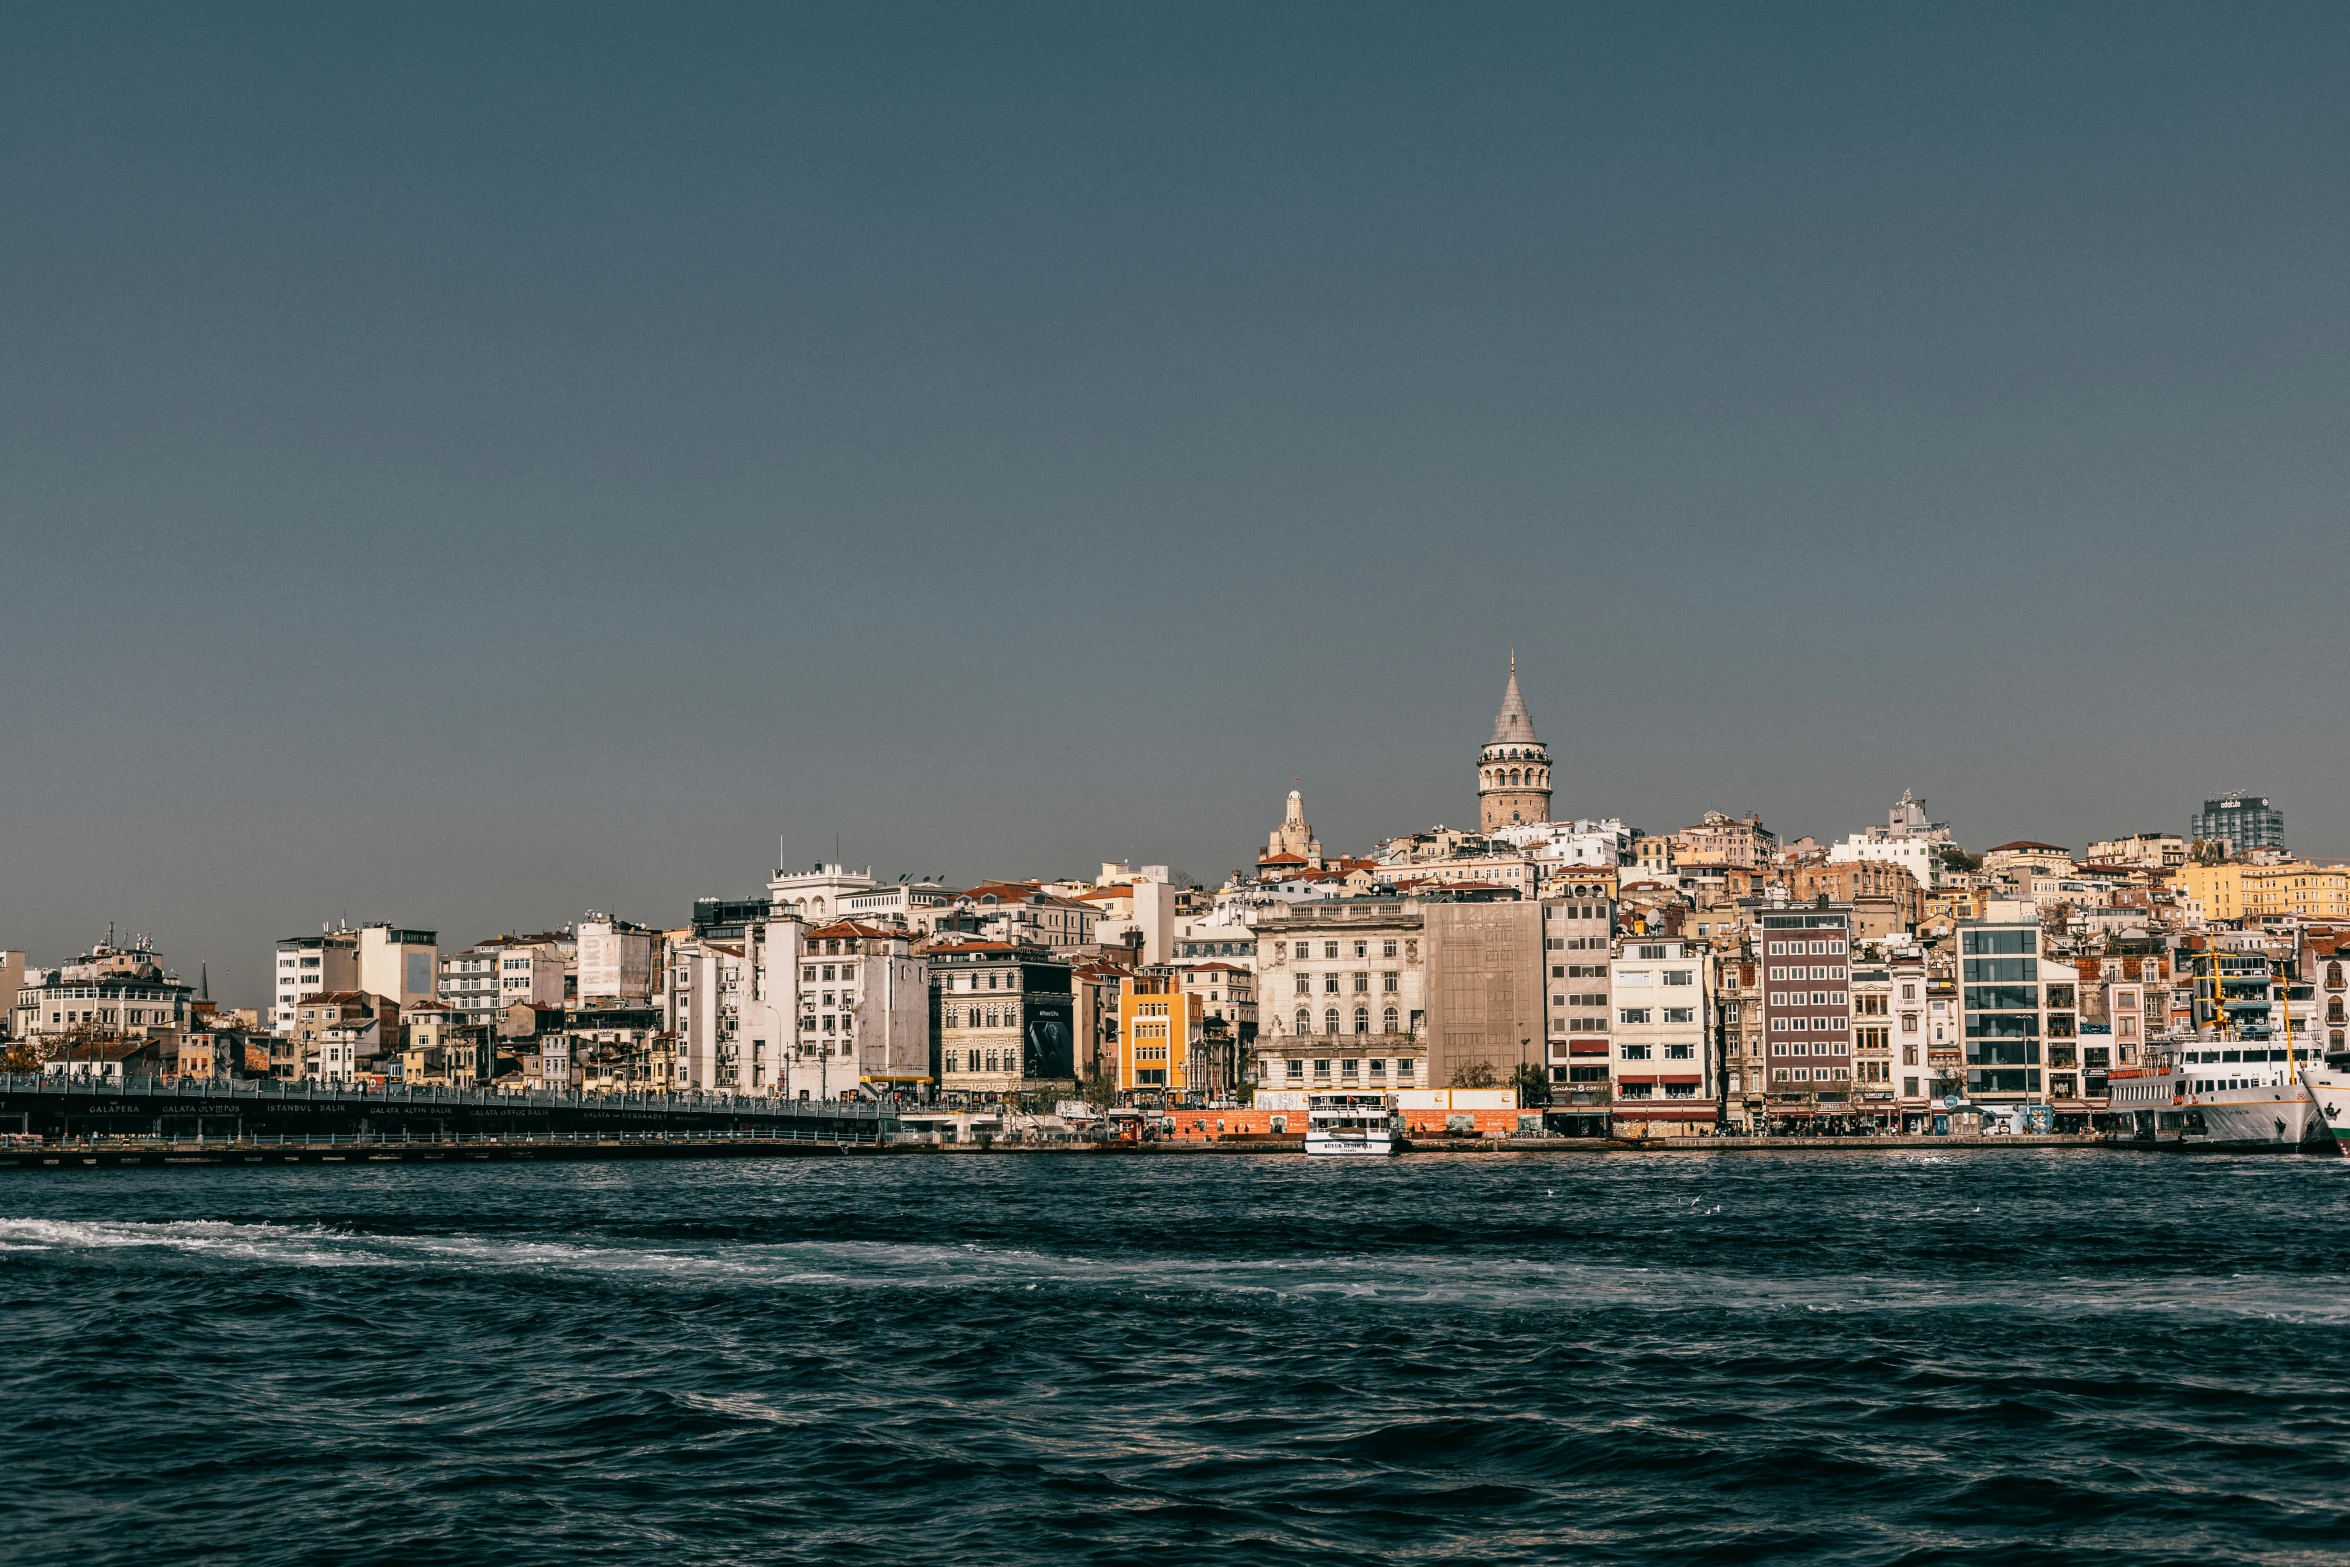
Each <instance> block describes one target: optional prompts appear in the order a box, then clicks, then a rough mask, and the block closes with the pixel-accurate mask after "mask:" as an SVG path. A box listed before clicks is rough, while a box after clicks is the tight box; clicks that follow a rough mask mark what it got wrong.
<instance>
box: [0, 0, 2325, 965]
mask: <svg viewBox="0 0 2350 1567" xmlns="http://www.w3.org/2000/svg"><path fill="white" fill-rule="evenodd" d="M133 15H134V19H132V20H124V19H123V17H124V16H125V13H110V14H109V16H110V17H111V18H112V19H109V18H108V17H99V16H95V15H92V14H88V13H83V12H74V11H48V12H41V11H20V12H17V13H14V14H11V15H9V16H7V17H4V18H0V131H4V132H5V135H0V147H5V149H6V151H5V152H4V153H0V196H4V197H5V199H6V200H7V202H8V204H9V208H10V210H11V212H12V213H13V214H15V215H16V218H17V221H16V224H15V225H14V227H15V232H16V234H17V236H18V242H17V243H16V244H15V245H13V246H11V247H10V248H9V249H8V250H7V252H6V253H5V254H4V255H0V288H4V289H5V291H6V294H7V297H8V298H9V299H11V301H13V302H15V303H16V305H17V306H18V308H17V309H16V310H14V311H12V312H10V313H9V316H8V319H7V321H6V322H5V323H4V324H0V349H4V350H5V351H4V352H0V398H4V399H5V405H4V406H5V408H6V410H7V413H8V417H7V418H6V419H5V420H0V472H4V473H5V474H6V475H7V478H8V482H7V483H6V484H5V485H0V537H5V539H6V540H7V542H8V546H9V549H8V555H7V559H8V562H9V571H10V578H11V582H12V584H13V585H15V586H16V587H17V588H18V589H19V592H18V594H17V596H16V598H15V600H14V607H13V608H12V610H11V612H10V613H9V614H8V615H7V616H5V617H0V651H4V653H5V657H6V662H7V668H8V669H9V672H10V676H11V678H10V681H9V685H8V689H7V691H6V693H5V695H0V717H4V718H5V720H6V732H7V733H8V734H9V735H11V736H12V741H11V747H10V760H11V764H12V765H11V767H10V769H9V772H8V785H9V786H8V788H7V789H5V790H0V836H4V837H5V841H6V842H7V843H8V844H9V846H10V854H9V860H8V865H7V870H6V883H5V885H6V890H7V898H6V905H7V908H8V910H9V913H10V914H11V916H12V920H13V923H12V926H11V929H10V930H9V931H8V932H6V933H5V934H4V935H0V940H4V941H6V942H9V943H11V944H15V945H21V946H23V947H26V948H29V949H33V950H37V951H41V952H44V953H47V954H50V955H56V954H60V953H63V952H65V951H67V950H70V949H78V947H79V946H81V945H83V944H86V943H87V942H88V941H89V940H90V939H91V937H92V935H93V934H94V933H95V932H97V931H100V930H103V928H104V926H105V924H106V922H107V921H109V920H114V921H116V922H118V923H120V924H121V925H123V926H124V927H126V928H142V929H149V930H152V931H154V932H155V933H156V934H157V936H158V939H159V940H161V941H162V942H163V943H164V944H165V945H166V948H167V950H169V951H170V952H171V953H173V955H174V956H175V959H176V960H178V961H183V962H192V961H193V960H194V959H195V958H196V956H197V955H199V954H206V955H208V956H209V957H210V958H211V960H212V962H213V972H214V975H215V980H216V983H217V984H220V985H222V986H225V987H229V988H230V989H231V990H232V991H235V990H237V989H238V987H242V986H245V985H247V984H250V983H252V982H254V981H257V980H258V978H259V975H258V974H257V973H255V972H252V966H253V965H254V964H256V963H257V961H258V955H259V954H260V953H261V952H262V951H263V950H265V947H266V943H267V942H268V941H269V940H272V939H274V938H275V937H276V936H278V935H281V934H284V933H285V932H286V931H288V930H293V929H303V928H307V927H308V926H310V925H315V924H316V923H318V921H319V920H321V919H331V918H334V917H336V916H337V915H340V914H348V916H349V917H350V918H352V919H354V920H356V919H361V918H371V917H386V918H394V919H400V920H419V919H430V920H433V921H435V922H437V923H438V924H440V925H442V926H444V927H446V928H447V929H449V930H450V931H452V932H486V931H488V930H494V929H503V928H506V927H507V926H509V925H512V924H514V923H518V922H527V921H529V920H532V919H541V918H550V917H572V916H575V915H576V914H577V912H578V911H580V910H583V909H586V908H589V907H598V908H610V909H613V910H614V911H615V912H619V913H624V914H627V913H632V912H633V913H635V914H638V915H655V916H658V914H659V912H660V911H661V910H664V909H669V910H675V909H676V908H678V907H680V906H681V905H682V901H683V900H685V899H687V898H690V897H692V896H695V895H699V894H705V893H715V892H722V891H728V890H735V889H739V888H740V887H742V886H743V885H744V884H745V881H746V879H747V878H748V877H749V876H750V875H751V874H753V873H755V872H756V870H757V869H758V868H759V865H760V861H762V860H763V859H764V858H765V857H766V855H767V853H768V849H769V847H770V846H771V845H772V842H773V840H774V839H775V838H776V837H777V836H778V835H780V836H782V837H784V838H785V839H787V840H789V841H790V842H792V843H793V844H794V845H799V846H804V852H805V856H806V857H807V858H809V859H814V858H817V857H819V856H825V855H829V854H830V852H831V849H832V845H833V843H834V841H835V835H836V834H837V835H838V838H839V842H840V844H841V846H842V853H843V854H844V855H846V856H847V857H848V858H850V859H852V860H854V861H855V862H856V863H859V864H863V863H866V862H868V861H871V862H872V863H874V864H875V865H876V866H877V868H882V867H886V868H887V869H888V870H889V871H890V872H891V873H892V874H895V873H896V872H897V871H900V870H904V869H909V868H919V869H921V870H924V871H941V872H943V873H945V874H946V875H947V876H948V877H949V879H967V878H971V877H976V876H980V875H1001V874H1052V873H1054V872H1056V871H1061V870H1070V869H1082V868H1084V867H1085V866H1087V865H1088V864H1089V863H1091V862H1093V861H1096V860H1098V859H1100V858H1104V857H1111V858H1116V857H1125V856H1131V857H1134V858H1136V859H1146V860H1149V861H1152V862H1166V863H1171V864H1177V865H1182V866H1185V867H1187V868H1190V869H1192V870H1193V871H1194V872H1195V873H1196V874H1198V875H1200V876H1201V877H1202V878H1203V879H1205V878H1209V877H1212V876H1216V875H1220V874H1221V873H1222V872H1223V871H1225V870H1228V869H1229V868H1230V862H1231V860H1232V858H1233V856H1235V855H1237V854H1239V853H1242V852H1243V851H1244V850H1245V847H1246V845H1247V844H1249V843H1250V842H1251V841H1252V840H1253V839H1254V837H1255V836H1256V835H1257V834H1258V833H1260V832H1261V831H1262V830H1263V819H1264V818H1265V816H1266V814H1267V812H1268V810H1269V809H1274V808H1277V804H1278V801H1279V797H1280V795H1281V794H1282V793H1283V792H1284V791H1285V790H1286V789H1287V788H1288V787H1289V782H1288V781H1289V780H1290V779H1291V778H1292V777H1299V778H1302V779H1303V780H1304V786H1305V788H1306V789H1307V791H1308V794H1309V797H1310V798H1311V799H1312V800H1313V801H1314V802H1315V803H1314V810H1315V816H1316V824H1317V827H1318V829H1319V830H1320V831H1321V832H1322V833H1323V835H1324V837H1325V839H1326V840H1327V841H1329V842H1330V843H1332V844H1334V845H1337V844H1346V845H1350V846H1354V847H1358V848H1359V847H1362V846H1364V845H1365V844H1367V842H1368V841H1369V840H1370V839H1371V838H1372V837H1373V836H1374V835H1379V834H1384V833H1389V832H1400V831H1406V830H1410V829H1411V828H1414V827H1420V826H1426V825H1428V824H1430V823H1432V822H1435V821H1448V822H1455V823H1459V822H1463V821H1467V820H1470V819H1471V817H1472V813H1473V810H1474V799H1473V797H1472V796H1470V795H1468V793H1467V791H1466V790H1465V789H1464V786H1463V782H1462V780H1463V777H1464V771H1465V767H1464V761H1463V758H1464V757H1465V756H1468V755H1470V754H1472V753H1473V752H1474V749H1475V747H1476V746H1477V744H1478V743H1479V742H1480V741H1481V740H1482V738H1483V736H1484V733H1485V730H1486V727H1487V724H1488V722H1489V719H1490V715H1491V710H1492V693H1493V691H1494V689H1495V688H1496V687H1497V685H1498V682H1499V679H1500V675H1499V670H1500V668H1501V665H1502V662H1503V660H1504V658H1505V657H1506V655H1507V650H1508V649H1509V648H1510V647H1511V646H1513V645H1514V646H1515V647H1516V648H1517V650H1518V654H1519V658H1520V661H1521V666H1522V668H1523V669H1524V671H1525V677H1526V687H1527V694H1528V699H1529V701H1530V703H1531V704H1532V706H1533V708H1534V711H1535V714H1536V716H1537V718H1538V719H1539V720H1540V722H1541V723H1542V724H1543V726H1544V738H1545V740H1546V741H1547V742H1548V743H1549V744H1550V745H1551V746H1552V748H1553V752H1554V768H1555V775H1556V783H1557V797H1558V802H1559V809H1560V810H1561V811H1563V812H1566V813H1570V814H1592V813H1602V814H1621V815H1625V816H1627V817H1628V818H1630V819H1633V820H1637V821H1639V822H1640V823H1641V824H1643V825H1646V826H1651V827H1664V826H1670V825H1679V824H1680V823H1681V822H1685V821H1692V820H1695V819H1696V818H1697V816H1698V814H1699V813H1701V812H1702V811H1704V810H1706V809H1708V808H1719V809H1723V810H1728V811H1735V812H1740V813H1743V812H1746V811H1749V810H1754V811H1759V812H1761V813H1762V814H1763V816H1764V817H1765V819H1766V820H1768V821H1770V822H1772V823H1773V824H1774V825H1776V826H1778V827H1780V828H1781V829H1782V830H1785V831H1788V832H1791V833H1805V832H1809V833H1814V834H1821V833H1828V834H1835V833H1842V832H1847V831H1851V830H1853V829H1855V828H1856V827H1858V826H1860V825H1863V824H1865V823H1867V822H1869V821H1872V820H1875V819H1877V818H1878V816H1879V815H1880V813H1881V812H1882V810H1883V809H1884V805H1885V803H1886V802H1887V801H1889V800H1891V799H1892V798H1894V797H1895V796H1896V795H1898V793H1899V792H1900V791H1901V790H1902V789H1903V788H1912V789H1915V790H1916V791H1918V792H1919V793H1921V794H1923V795H1925V796H1927V797H1928V798H1929V799H1931V800H1932V801H1933V804H1934V810H1935V813H1936V814H1937V816H1940V817H1943V818H1945V819H1948V820H1950V821H1952V822H1953V823H1954V824H1955V825H1956V827H1957V828H1958V830H1959V832H1960V835H1961V837H1962V839H1963V840H1964V841H1966V842H1969V843H1970V844H1975V845H1977V846H1980V845H1981V844H1985V843H1992V842H1998V841H2002V840H2005V839H2009V838H2015V837H2026V836H2029V837H2041V838H2049V839H2054V840H2061V841H2069V842H2081V841H2086V840H2087V839H2089V838H2091V837H2094V836H2097V835H2102V834H2106V833H2112V832H2121V831H2132V830H2139V829H2144V828H2164V829H2171V830H2177V829H2179V828H2181V827H2183V826H2184V823H2185V821H2186V818H2187V815H2188V813H2190V812H2191V811H2192V809H2193V807H2194V805H2195V804H2196V803H2197V802H2199V801H2200V800H2201V799H2203V798H2204V797H2205V796H2207V795H2209V794H2212V793H2214V792H2217V791H2219V790H2223V789H2227V788H2233V787H2249V788H2254V789H2258V790H2261V791H2264V792H2266V793H2267V794H2269V795H2270V796H2271V797H2272V798H2273V799H2275V800H2277V801H2278V802H2279V803H2280V804H2281V805H2283V807H2284V808H2285V810H2286V812H2287V815H2288V817H2289V818H2290V821H2291V829H2292V839H2293V842H2294V844H2295V846H2296V847H2297V848H2299V849H2302V850H2303V851H2305V852H2307V853H2310V854H2313V855H2318V856H2324V857H2329V858H2330V857H2340V856H2345V855H2350V799H2345V797H2344V796H2343V794H2342V792H2341V791H2340V790H2339V788H2338V787H2334V786H2333V778H2334V775H2335V774H2336V773H2337V772H2338V771H2339V768H2340V766H2341V763H2342V761H2343V760H2344V756H2343V744H2342V742H2341V740H2340V739H2339V737H2338V736H2337V735H2336V734H2335V733H2334V731H2333V729H2332V728H2331V727H2330V726H2329V725H2328V724H2326V723H2325V722H2324V719H2323V715H2324V713H2325V712H2327V711H2328V710H2329V708H2328V705H2327V702H2328V698H2327V693H2328V692H2329V691H2330V690H2331V689H2332V687H2333V686H2334V684H2335V683H2336V682H2337V680H2338V678H2339V677H2340V675H2341V673H2342V672H2343V656H2342V648H2341V640H2340V637H2339V635H2338V632H2337V631H2336V630H2335V622H2336V617H2337V614H2338V611H2337V609H2336V606H2335V604H2334V601H2333V600H2334V594H2333V591H2332V589H2331V587H2330V586H2329V584H2332V583H2335V582H2338V581H2339V580H2340V579H2341V577H2342V575H2343V570H2344V568H2345V567H2346V566H2350V530H2346V529H2344V528H2343V527H2342V526H2341V522H2340V512H2341V505H2340V497H2341V496H2342V495H2343V494H2344V493H2350V472H2346V471H2345V470H2346V468H2350V457H2346V456H2345V453H2350V439H2345V433H2346V432H2345V428H2344V426H2345V424H2350V384H2346V376H2350V372H2346V371H2345V369H2344V366H2345V365H2350V355H2345V354H2344V353H2343V352H2342V349H2343V347H2344V344H2345V339H2346V338H2350V283H2346V282H2345V279H2350V265H2346V264H2345V263H2350V219H2346V218H2345V216H2344V215H2343V213H2342V211H2341V206H2340V203H2339V201H2338V199H2337V196H2338V192H2339V191H2340V190H2341V189H2342V188H2343V187H2344V185H2345V183H2346V182H2350V151H2346V150H2345V149H2350V134H2345V132H2346V131H2350V126H2346V125H2345V124H2344V121H2345V119H2346V118H2350V90H2346V89H2350V81H2346V80H2345V66H2344V65H2343V63H2342V62H2344V61H2345V60H2350V47H2345V45H2346V44H2350V20H2346V19H2345V18H2344V17H2343V15H2342V14H2341V13H2340V12H2338V11H2333V10H2317V9H2309V10H2288V9H2282V8H2279V9H2273V10H2269V11H2264V12H2261V13H2258V14H2256V15H2250V16H2230V17H2226V18H2219V17H2216V16H2214V15H2212V14H2211V13H2205V12H2198V11H2195V10H2191V9H2167V8H2155V7H2148V8H2140V9H2136V10H2133V11H2131V12H2128V13H2114V12H2095V11H2081V12H2060V13H2051V12H2041V11H2017V12H2009V13H1980V14H1972V15H1957V14H1953V15H1947V16H1945V15H1935V14H1929V13H1917V12H1909V13H1888V14H1883V15H1865V14H1864V15H1853V14H1849V13H1826V12H1788V13H1779V14H1771V15H1764V14H1759V13H1745V12H1740V11H1737V10H1734V9H1730V10H1715V9H1705V8H1698V9H1690V10H1663V9H1658V10H1651V11H1645V12H1643V13H1641V14H1639V15H1636V16H1630V17H1621V18H1619V17H1609V16H1604V15H1598V14H1588V15H1586V14H1577V13H1568V12H1560V11H1556V10H1549V9H1527V10H1523V11H1515V12H1512V11H1498V12H1495V13H1492V14H1491V15H1490V16H1489V17H1488V19H1487V22H1486V24H1485V25H1481V26H1478V27H1475V28H1463V27H1458V26H1455V25H1452V23H1451V22H1449V21H1448V20H1446V19H1443V18H1439V17H1433V16H1421V15H1416V14H1414V13H1412V12H1409V11H1385V12H1363V11H1360V10H1356V9H1352V8H1349V9H1344V10H1320V11H1317V10H1314V9H1311V8H1298V9H1294V10H1291V11H1286V12H1284V13H1282V14H1280V15H1277V16H1265V15H1262V14H1260V13H1258V12H1256V11H1254V10H1249V9H1245V8H1232V9H1226V10H1212V9H1211V10H1201V11H1196V12H1193V13H1189V14H1188V15H1187V16H1186V17H1185V18H1183V19H1181V20H1176V19H1160V18H1154V17H1148V16H1139V15H1134V16H1108V15H1102V14H1097V13H1092V12H1086V11H1082V10H1070V11H1064V12H1053V11H1026V12H1018V13H1007V14H1002V15H993V16H957V15H952V14H936V13H912V12H890V11H883V10H860V11H858V12H856V13H842V14H822V13H809V14H800V15H787V14H783V13H775V12H761V11H747V12H716V13H712V14H711V17H710V19H709V21H708V23H707V25H706V26H705V27H702V28H696V29H673V28H665V27H660V26H653V25H648V24H645V23H643V22H641V21H640V20H638V19H636V18H634V17H632V16H631V15H629V14H628V13H624V12H611V11H591V12H582V13H578V14H576V15H574V16H572V17H569V18H567V19H566V25H567V26H568V28H569V30H568V31H565V32H562V33H560V34H559V35H557V34H555V33H553V32H552V31H551V30H550V24H548V23H545V22H544V21H542V20H541V19H538V18H534V17H531V16H528V15H523V14H519V13H499V14H479V15H469V14H459V13H428V14H420V15H417V16H413V17H406V18H400V19H396V20H395V19H391V18H387V17H385V16H378V15H371V14H365V13H357V12H349V13H331V14H330V13H319V14H316V15H308V16H299V17H293V18H289V17H288V16H287V15H286V13H283V12H279V11H271V10H267V9H262V8H251V9H245V8H237V7H220V8H214V9H211V10H208V11H207V12H205V13H204V14H202V15H201V16H196V15H191V14H187V13H183V12H177V11H173V10H171V9H168V8H154V9H152V10H148V11H145V12H135V13H134V14H133ZM239 993H241V992H239Z"/></svg>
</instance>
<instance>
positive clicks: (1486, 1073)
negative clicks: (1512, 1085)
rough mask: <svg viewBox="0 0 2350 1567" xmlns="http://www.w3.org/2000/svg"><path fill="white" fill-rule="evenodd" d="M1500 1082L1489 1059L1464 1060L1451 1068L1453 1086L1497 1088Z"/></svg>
mask: <svg viewBox="0 0 2350 1567" xmlns="http://www.w3.org/2000/svg"><path fill="white" fill-rule="evenodd" d="M1500 1084H1501V1079H1500V1078H1499V1077H1497V1076H1495V1075H1494V1071H1493V1063H1492V1062H1490V1061H1464V1062H1462V1063H1461V1064H1460V1065H1459V1066H1456V1067H1454V1068H1453V1069H1452V1085H1451V1086H1453V1087H1454V1088H1497V1087H1499V1086H1500Z"/></svg>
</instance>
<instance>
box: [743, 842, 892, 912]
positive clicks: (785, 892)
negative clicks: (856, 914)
mask: <svg viewBox="0 0 2350 1567" xmlns="http://www.w3.org/2000/svg"><path fill="white" fill-rule="evenodd" d="M777 858H778V859H781V858H782V851H781V850H780V848H779V849H778V851H777ZM880 885H881V884H880V883H879V882H877V881H875V880H874V879H873V868H872V867H871V866H867V867H866V868H865V869H864V870H862V871H852V870H850V869H848V868H847V867H845V866H842V865H828V864H826V863H825V862H824V861H822V860H818V861H817V862H816V863H815V864H814V865H813V866H812V867H811V868H809V869H807V870H804V871H787V870H783V869H780V868H779V869H778V870H777V871H776V873H775V874H774V875H773V876H772V877H770V878H768V881H767V901H768V906H769V907H770V908H771V909H772V910H773V911H774V912H775V913H776V914H778V915H786V914H788V915H791V916H793V917H794V918H797V919H798V920H800V921H801V922H802V923H804V924H809V925H829V924H831V923H832V922H833V921H834V920H836V919H840V918H842V917H844V916H845V915H846V914H847V913H848V904H847V900H848V899H849V898H850V897H851V896H853V895H856V894H859V893H871V892H873V891H875V890H877V889H878V888H879V887H880Z"/></svg>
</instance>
